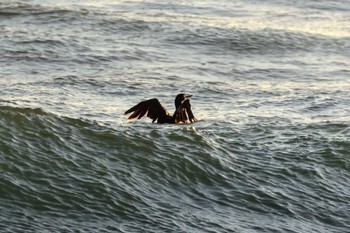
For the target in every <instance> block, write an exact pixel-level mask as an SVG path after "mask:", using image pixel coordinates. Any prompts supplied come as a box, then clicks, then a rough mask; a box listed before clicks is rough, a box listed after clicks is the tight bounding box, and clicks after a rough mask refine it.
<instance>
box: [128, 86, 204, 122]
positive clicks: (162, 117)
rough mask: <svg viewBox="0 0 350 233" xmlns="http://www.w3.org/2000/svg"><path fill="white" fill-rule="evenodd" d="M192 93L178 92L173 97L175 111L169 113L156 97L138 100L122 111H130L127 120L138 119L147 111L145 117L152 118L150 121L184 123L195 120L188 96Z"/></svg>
mask: <svg viewBox="0 0 350 233" xmlns="http://www.w3.org/2000/svg"><path fill="white" fill-rule="evenodd" d="M191 96H192V95H186V94H183V93H181V94H178V95H177V96H176V98H175V112H174V114H173V115H170V114H169V112H168V111H167V110H166V109H165V108H164V107H163V105H162V104H161V103H160V102H159V100H158V99H149V100H145V101H142V102H140V103H139V104H137V105H135V106H134V107H132V108H130V109H129V110H128V111H126V112H125V113H124V115H126V114H129V113H132V112H133V113H132V114H131V116H129V118H128V119H129V120H132V119H134V118H137V119H140V118H141V117H143V116H144V115H146V113H147V117H149V118H151V119H152V123H154V122H155V121H157V123H170V124H184V123H187V122H188V120H189V121H190V122H195V121H197V119H196V118H195V117H194V115H193V113H192V110H191V104H190V100H189V99H188V98H190V97H191Z"/></svg>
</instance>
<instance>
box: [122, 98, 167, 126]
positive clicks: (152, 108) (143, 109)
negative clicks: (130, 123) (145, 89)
mask: <svg viewBox="0 0 350 233" xmlns="http://www.w3.org/2000/svg"><path fill="white" fill-rule="evenodd" d="M132 112H133V114H131V115H130V116H129V118H128V119H129V120H132V119H134V118H137V119H140V118H141V117H143V116H144V115H145V114H146V113H147V117H149V118H151V119H152V122H155V121H156V120H157V119H158V118H163V117H165V116H166V115H167V111H166V110H165V108H164V107H163V106H162V105H161V103H160V102H159V100H158V99H150V100H145V101H142V102H140V103H138V104H137V105H135V106H134V107H132V108H130V109H129V110H127V111H126V112H125V113H124V115H126V114H129V113H132Z"/></svg>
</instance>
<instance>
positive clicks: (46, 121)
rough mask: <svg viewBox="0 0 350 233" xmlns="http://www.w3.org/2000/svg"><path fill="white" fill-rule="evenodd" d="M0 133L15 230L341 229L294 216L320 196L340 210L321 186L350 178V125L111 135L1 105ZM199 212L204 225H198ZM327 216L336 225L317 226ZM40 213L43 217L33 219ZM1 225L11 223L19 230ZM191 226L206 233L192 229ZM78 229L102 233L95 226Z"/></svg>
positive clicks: (138, 128) (102, 128) (139, 129)
mask: <svg viewBox="0 0 350 233" xmlns="http://www.w3.org/2000/svg"><path fill="white" fill-rule="evenodd" d="M0 124H1V125H2V127H1V128H0V153H1V155H2V156H1V158H0V166H1V168H2V174H3V175H2V176H1V178H0V182H1V184H2V187H4V188H3V190H2V192H1V193H0V198H1V199H5V200H6V202H4V203H6V204H4V206H3V208H5V211H2V213H1V214H0V219H2V220H3V221H2V222H6V223H8V224H7V225H11V224H13V225H14V226H16V230H19V229H20V230H23V229H27V230H28V229H33V230H34V229H35V230H42V229H45V226H43V225H42V224H41V223H43V222H45V223H49V225H50V226H59V225H60V224H58V225H57V223H62V224H63V222H65V221H66V220H67V213H69V218H70V219H73V221H74V224H75V226H76V223H77V222H79V221H86V219H89V220H90V221H89V222H96V221H98V222H101V221H102V222H105V221H107V222H108V221H109V219H110V218H111V216H113V219H114V222H115V221H116V222H121V221H122V222H124V223H125V224H123V225H116V224H113V223H108V224H107V226H106V227H107V228H108V229H115V230H118V231H128V230H140V229H141V228H139V227H140V226H142V228H143V229H147V230H149V231H154V230H156V229H155V228H154V226H155V225H157V229H163V230H170V229H179V230H181V229H182V230H184V229H188V227H190V226H191V227H190V228H191V229H192V230H196V229H197V230H206V229H209V228H210V227H213V226H215V229H220V230H222V231H234V229H237V227H238V228H241V227H242V229H246V228H245V227H246V226H242V225H240V223H239V222H240V219H241V218H240V217H238V218H237V219H236V220H235V221H234V222H233V223H232V217H234V216H236V217H237V215H239V214H240V213H241V214H242V213H245V212H246V211H249V212H250V213H253V214H254V216H261V215H262V214H263V215H265V214H268V215H270V214H275V215H276V216H277V215H278V216H283V219H285V218H287V219H294V218H298V219H301V221H303V219H305V221H308V220H307V219H308V217H306V216H310V215H312V216H315V217H316V218H318V219H319V221H321V222H322V223H323V224H326V225H330V226H332V227H333V226H338V227H346V225H344V223H343V222H341V219H343V218H344V219H346V217H345V216H344V215H342V214H341V213H339V212H338V213H337V214H336V212H337V211H336V208H335V207H334V206H333V205H329V206H328V207H327V208H326V207H325V206H324V204H325V203H324V202H322V201H321V202H320V204H318V205H316V207H315V206H314V205H313V206H311V205H305V208H304V209H303V211H302V208H301V206H300V201H301V200H304V199H305V196H304V195H307V194H308V193H309V192H311V190H326V191H323V195H325V197H324V198H328V197H329V196H330V195H331V196H333V197H332V198H336V199H338V200H339V201H343V200H344V197H346V196H347V194H346V192H345V189H344V187H346V185H345V184H346V179H345V177H343V178H344V180H341V179H340V180H339V179H338V182H339V183H338V184H333V183H332V181H331V180H334V179H331V180H328V179H327V176H336V174H337V173H334V172H333V171H338V172H339V168H340V169H341V170H343V172H344V173H346V172H348V171H349V170H350V168H349V158H348V156H347V152H346V151H348V150H349V142H348V141H347V140H346V139H345V138H343V139H341V138H339V137H340V136H342V135H343V136H344V135H348V133H349V128H350V127H349V125H348V124H331V123H329V124H323V125H311V124H309V125H295V126H294V127H295V128H293V127H292V126H290V125H289V126H287V125H288V124H290V123H288V122H283V121H280V122H279V124H278V123H277V122H276V121H272V119H257V122H256V123H251V124H246V125H244V126H239V125H232V124H228V122H225V121H203V122H198V123H196V124H194V125H181V126H178V125H164V126H159V125H157V124H141V123H140V124H137V123H135V124H124V125H120V126H118V128H117V129H116V128H113V127H111V126H108V125H104V124H100V123H98V122H95V121H90V120H87V119H76V118H70V117H65V116H58V115H55V114H52V113H48V112H46V111H45V110H43V109H41V108H23V107H16V106H8V105H6V106H4V105H2V106H0ZM283 124H284V125H285V126H286V127H284V126H283ZM305 135H308V136H305ZM330 135H333V137H331V136H330ZM315 164H317V166H316V165H315ZM295 183H298V185H295ZM332 185H333V186H334V185H335V186H336V187H337V190H338V191H339V193H335V190H334V188H332ZM310 186H311V187H312V189H310ZM296 193H297V195H295V194H296ZM308 200H309V202H308V203H313V202H314V201H316V200H318V201H320V200H319V197H318V196H317V195H308ZM183 206H187V207H186V208H184V207H183ZM210 206H211V207H212V208H215V209H212V210H210V208H211V207H210ZM14 207H16V208H14ZM208 207H209V210H210V212H211V214H213V216H211V215H210V216H209V217H208V215H207V214H204V213H207V211H208ZM329 208H330V209H329ZM233 209H234V210H235V211H234V212H232V210H233ZM28 211H29V212H30V213H31V216H33V213H34V217H35V218H36V219H37V221H35V222H34V223H33V224H32V225H28V224H27V221H18V219H27V220H28V216H27V215H26V214H22V213H25V212H28ZM329 211H331V213H333V214H334V215H333V214H332V216H338V217H337V218H331V219H328V220H327V219H325V218H324V213H329ZM42 212H45V213H46V214H45V215H42V214H35V213H42ZM188 212H191V215H189V214H188ZM305 214H306V215H305ZM214 215H215V217H214ZM8 216H15V217H14V218H12V219H15V220H16V222H15V223H14V222H13V223H11V220H9V219H8ZM303 216H304V217H303ZM5 218H6V219H5ZM196 219H197V220H198V219H199V220H200V222H206V224H193V222H196V221H195V220H196ZM276 221H284V220H282V219H280V220H276ZM330 221H331V223H330ZM19 222H22V223H20V224H19ZM135 222H138V223H140V224H137V225H135ZM141 223H142V224H141ZM213 224H214V225H213ZM64 225H65V226H66V223H64ZM181 226H185V228H182V227H181ZM28 227H29V228H28ZM85 227H86V229H87V230H90V231H91V230H93V231H94V230H101V226H94V225H93V224H87V225H86V226H85ZM260 227H261V228H262V229H263V230H267V229H270V228H268V227H262V226H260ZM305 227H306V228H307V229H312V228H313V227H315V226H313V225H312V224H311V225H305ZM107 228H106V229H107ZM13 229H15V228H12V230H13ZM56 229H58V228H56ZM291 229H293V227H291ZM295 232H297V230H295Z"/></svg>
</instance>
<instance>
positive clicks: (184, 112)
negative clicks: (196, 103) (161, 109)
mask: <svg viewBox="0 0 350 233" xmlns="http://www.w3.org/2000/svg"><path fill="white" fill-rule="evenodd" d="M187 120H190V122H196V121H197V119H196V118H195V117H194V115H193V113H192V110H191V104H190V100H189V99H186V100H184V101H183V102H182V103H181V105H180V107H179V108H178V109H176V111H175V123H176V124H181V123H183V124H184V123H187Z"/></svg>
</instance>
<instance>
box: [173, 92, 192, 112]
mask: <svg viewBox="0 0 350 233" xmlns="http://www.w3.org/2000/svg"><path fill="white" fill-rule="evenodd" d="M191 96H192V95H188V94H184V93H180V94H178V95H177V96H176V98H175V107H176V109H178V108H179V107H180V105H181V103H182V102H183V101H184V100H186V99H188V98H190V97H191Z"/></svg>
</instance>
